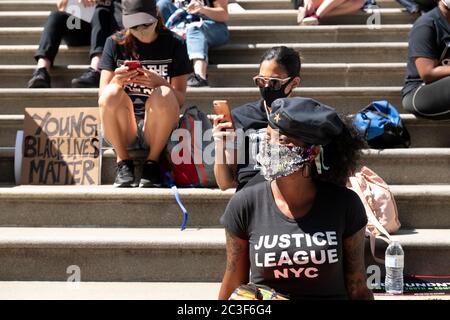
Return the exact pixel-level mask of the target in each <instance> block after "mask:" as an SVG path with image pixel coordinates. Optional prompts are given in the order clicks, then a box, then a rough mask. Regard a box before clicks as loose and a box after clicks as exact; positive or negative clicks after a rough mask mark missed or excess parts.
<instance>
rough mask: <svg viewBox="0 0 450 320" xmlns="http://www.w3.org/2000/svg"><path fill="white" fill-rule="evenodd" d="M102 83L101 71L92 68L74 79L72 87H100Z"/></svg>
mask: <svg viewBox="0 0 450 320" xmlns="http://www.w3.org/2000/svg"><path fill="white" fill-rule="evenodd" d="M99 85H100V72H98V71H97V70H95V69H93V68H90V67H89V69H88V71H86V72H85V73H83V74H82V75H81V76H80V77H78V78H75V79H72V88H98V87H99Z"/></svg>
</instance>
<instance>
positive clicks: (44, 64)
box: [37, 58, 51, 72]
mask: <svg viewBox="0 0 450 320" xmlns="http://www.w3.org/2000/svg"><path fill="white" fill-rule="evenodd" d="M50 66H51V63H50V60H48V59H47V58H39V60H38V63H37V68H38V69H40V68H45V69H47V72H50Z"/></svg>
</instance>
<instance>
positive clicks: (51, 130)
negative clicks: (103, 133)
mask: <svg viewBox="0 0 450 320" xmlns="http://www.w3.org/2000/svg"><path fill="white" fill-rule="evenodd" d="M99 123H100V120H99V112H98V108H70V109H68V108H26V109H25V122H24V139H23V145H22V146H23V148H22V150H23V153H22V154H23V160H22V177H21V184H44V185H74V184H75V185H95V184H100V176H101V168H100V166H101V137H100V132H99V128H100V126H99Z"/></svg>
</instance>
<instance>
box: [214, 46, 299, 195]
mask: <svg viewBox="0 0 450 320" xmlns="http://www.w3.org/2000/svg"><path fill="white" fill-rule="evenodd" d="M300 69H301V60H300V54H299V52H297V51H295V50H294V49H292V48H288V47H285V46H279V47H273V48H271V49H269V50H268V51H266V52H265V53H264V54H263V56H262V58H261V61H260V67H259V73H258V75H256V76H255V77H254V82H255V85H256V86H258V88H259V90H260V93H261V97H262V100H258V101H254V102H249V103H246V104H244V105H242V106H239V107H237V108H234V109H233V110H232V117H233V122H234V124H235V126H236V129H239V130H240V131H239V133H240V134H242V135H246V137H245V139H244V141H243V143H238V145H237V149H235V148H236V146H234V145H233V146H230V145H229V144H226V143H225V141H229V140H233V139H235V137H234V138H233V136H236V132H233V130H232V129H231V128H232V124H231V123H229V122H221V121H222V117H220V116H218V117H215V120H214V128H213V135H214V140H215V147H216V153H215V156H216V158H215V163H214V174H215V177H216V181H217V184H218V186H219V188H220V189H221V190H226V189H228V188H233V187H236V188H237V190H238V191H239V190H240V189H242V188H243V187H244V186H245V185H246V184H247V182H248V181H250V180H251V179H252V178H253V177H254V176H255V175H256V174H257V173H258V172H259V170H258V169H256V168H255V164H256V163H255V161H254V151H255V150H254V147H255V146H257V142H258V139H259V136H260V135H261V134H264V131H265V129H266V128H267V112H268V111H269V110H270V105H271V104H272V102H273V101H274V100H275V99H277V98H284V97H287V96H289V95H290V94H291V93H292V91H293V90H294V89H295V88H296V87H297V86H298V85H299V84H300ZM237 141H242V139H237Z"/></svg>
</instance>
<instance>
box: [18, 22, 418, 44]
mask: <svg viewBox="0 0 450 320" xmlns="http://www.w3.org/2000/svg"><path fill="white" fill-rule="evenodd" d="M411 26H412V25H411V24H383V25H380V26H379V28H377V29H374V28H371V27H370V26H366V25H320V26H230V27H229V29H230V44H234V43H275V42H279V43H289V42H291V43H296V42H298V43H315V42H401V41H408V33H409V31H410V30H411ZM11 44H12V43H11ZM21 44H24V43H21Z"/></svg>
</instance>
